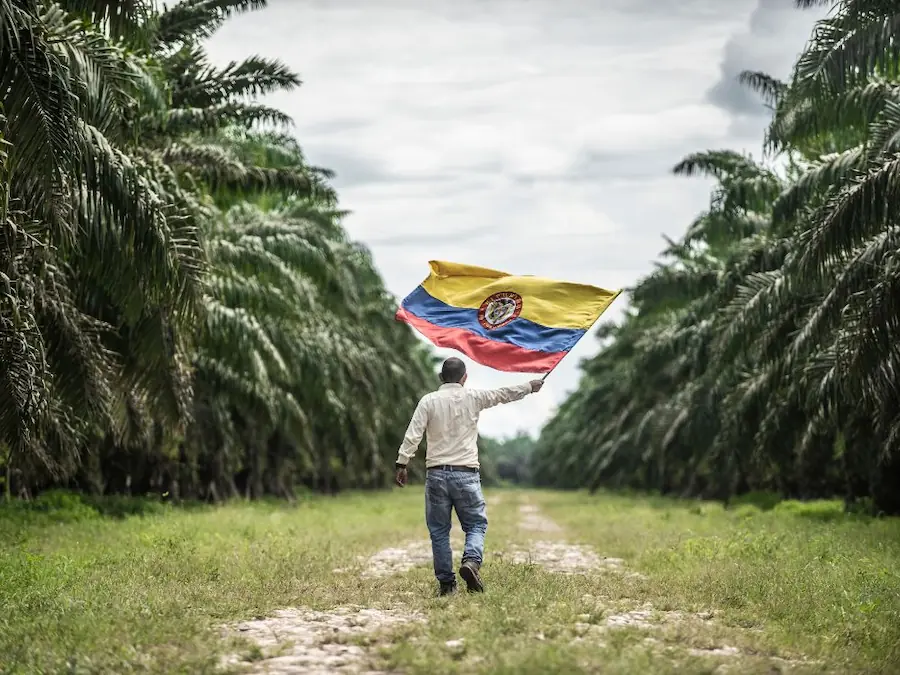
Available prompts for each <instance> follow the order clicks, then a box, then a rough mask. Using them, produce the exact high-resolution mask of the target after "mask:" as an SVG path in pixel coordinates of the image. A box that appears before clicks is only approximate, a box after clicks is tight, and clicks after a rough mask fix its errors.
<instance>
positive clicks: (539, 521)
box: [222, 498, 809, 675]
mask: <svg viewBox="0 0 900 675" xmlns="http://www.w3.org/2000/svg"><path fill="white" fill-rule="evenodd" d="M489 505H490V507H491V508H496V507H497V506H498V505H499V506H501V507H502V508H503V509H508V510H507V511H506V514H507V515H509V514H510V511H513V509H514V508H515V500H514V499H503V498H495V499H493V500H491V502H489ZM513 512H514V513H517V516H518V520H517V524H516V527H515V530H514V531H515V533H516V534H515V537H514V539H513V541H512V542H511V543H510V544H509V545H508V546H506V547H505V548H504V549H502V550H497V551H491V547H490V541H489V543H488V552H487V556H486V557H487V562H488V563H490V564H494V563H499V564H513V565H533V566H538V567H540V568H542V569H543V570H545V571H547V572H550V573H553V574H561V575H583V576H586V577H588V578H590V577H591V575H596V574H615V575H620V576H621V577H622V578H623V579H630V580H633V582H634V583H636V584H638V585H639V584H640V582H641V580H643V579H646V577H644V576H643V575H641V574H640V573H638V572H635V571H633V570H630V569H629V568H628V564H627V563H626V561H625V560H623V559H621V558H613V557H606V556H603V555H601V554H600V553H598V552H597V551H596V550H594V549H593V548H592V547H590V546H585V545H583V544H578V543H572V542H569V541H567V540H566V533H565V531H564V529H563V528H561V527H560V526H559V525H558V524H557V523H556V522H554V521H553V520H552V519H551V518H549V517H548V516H547V515H545V514H544V513H542V511H541V509H540V508H539V507H538V506H537V505H536V504H534V503H531V502H528V501H526V502H525V503H521V504H519V505H518V511H517V512H516V511H513ZM463 543H464V538H463V534H462V532H461V530H460V527H459V524H458V523H457V522H454V526H453V529H452V530H451V545H452V547H453V551H454V557H455V558H456V560H457V561H458V559H459V556H460V553H461V551H462V547H463ZM430 565H431V545H430V542H429V540H428V538H427V535H426V536H423V537H421V538H419V539H415V540H411V541H407V542H403V543H400V544H398V545H396V546H391V547H388V548H385V549H382V550H381V551H378V552H376V553H374V554H372V555H370V556H361V557H359V558H357V559H356V561H355V563H354V564H351V565H350V566H348V567H344V568H339V569H335V570H334V572H335V574H336V575H337V582H338V583H340V581H339V579H340V576H341V575H351V576H353V577H355V578H356V579H357V580H358V579H362V580H377V579H383V578H388V577H395V576H401V575H404V574H407V573H409V572H410V571H411V570H414V569H415V568H421V567H429V566H430ZM356 583H358V581H357V582H356ZM636 588H639V586H637V587H636ZM638 593H639V591H638ZM581 606H582V607H585V608H587V611H586V612H585V613H583V614H581V615H579V616H577V619H576V621H575V622H574V624H573V625H572V626H570V627H569V630H571V632H572V634H573V635H574V637H573V638H572V643H573V644H579V643H586V644H589V645H590V646H591V648H592V649H603V648H605V647H607V645H608V643H609V640H610V638H611V636H612V634H613V632H615V631H621V630H626V629H627V630H631V631H636V632H638V633H639V634H640V635H642V637H640V638H639V639H640V640H641V644H643V645H644V647H645V648H646V649H651V650H654V651H655V652H657V653H661V654H666V655H670V656H671V657H672V658H673V659H677V658H683V657H684V656H685V655H690V656H692V657H704V659H709V660H711V661H713V662H716V663H717V664H718V666H717V668H716V670H715V671H711V672H716V673H725V672H728V671H733V672H740V671H741V669H742V668H743V667H745V666H747V665H752V664H754V663H756V665H760V663H759V662H760V659H762V660H763V661H764V662H765V663H764V664H763V665H766V666H767V667H768V666H771V670H770V671H769V672H772V673H776V672H777V673H781V672H789V671H790V670H791V668H792V667H793V666H797V665H809V664H808V663H806V662H803V661H800V660H789V659H782V658H778V657H775V656H768V657H764V656H760V655H758V654H754V653H751V652H747V651H744V650H742V649H741V648H740V647H738V646H736V645H734V644H729V643H727V642H724V641H722V640H721V638H718V640H717V639H714V636H716V635H718V634H719V633H720V632H721V631H720V626H719V624H718V623H717V613H716V612H715V611H714V610H712V609H710V610H708V611H705V612H686V611H680V610H672V609H668V610H666V611H661V610H660V609H658V608H656V607H654V606H653V605H651V604H650V603H647V602H643V601H641V600H631V599H626V600H617V601H613V600H610V598H608V597H606V596H602V595H598V596H594V595H591V594H586V595H584V596H583V597H582V603H581ZM425 621H427V619H426V616H425V615H424V614H422V613H421V612H417V611H413V610H411V609H410V608H409V607H407V606H403V605H395V606H392V607H389V608H387V609H373V608H366V607H359V606H345V607H337V608H335V609H333V610H331V611H326V612H316V611H312V610H309V609H305V608H298V609H287V610H282V611H280V612H276V613H275V614H274V615H273V616H271V617H267V618H262V619H258V620H255V621H248V622H244V623H241V624H238V625H237V626H230V627H226V629H225V633H226V635H228V636H232V637H234V636H237V637H240V638H243V640H244V641H245V642H246V643H249V645H250V647H249V650H250V651H249V654H248V653H247V652H246V650H245V653H244V654H243V655H242V656H240V657H239V656H237V655H232V656H229V657H228V658H226V659H225V660H223V662H222V665H223V666H239V667H242V668H243V669H244V672H248V673H253V674H263V673H269V674H271V675H287V674H288V673H305V674H310V675H319V674H324V673H356V674H359V673H368V674H374V673H379V672H382V671H379V670H378V669H377V662H378V659H377V653H376V650H377V647H378V646H379V645H385V644H391V641H392V639H394V640H396V639H397V638H396V636H394V637H393V638H392V632H395V631H396V630H397V629H398V628H399V627H401V626H403V625H404V624H409V623H411V622H425ZM557 628H558V627H553V626H547V629H548V630H555V629H557ZM729 630H730V629H729ZM726 633H727V631H726ZM684 635H694V636H696V635H708V638H707V639H705V641H700V642H699V643H698V641H697V640H696V639H694V640H692V641H690V642H688V643H685V642H684ZM455 642H459V644H453V645H451V643H455ZM700 644H702V645H703V646H699V645H700ZM445 646H446V648H447V649H458V650H464V645H463V644H462V641H461V640H457V641H454V640H451V641H449V642H447V643H446V645H445ZM742 664H743V665H742Z"/></svg>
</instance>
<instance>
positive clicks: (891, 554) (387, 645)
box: [0, 486, 900, 675]
mask: <svg viewBox="0 0 900 675" xmlns="http://www.w3.org/2000/svg"><path fill="white" fill-rule="evenodd" d="M488 493H489V494H492V493H491V491H488ZM493 494H500V495H502V502H501V503H500V504H499V505H497V506H491V507H489V515H490V522H491V524H490V529H489V532H488V559H487V562H486V564H485V567H484V568H483V574H484V577H485V581H486V583H487V585H488V592H487V593H486V594H485V595H483V596H467V595H465V594H463V595H460V596H457V597H454V598H436V597H434V590H435V589H434V580H433V578H432V576H431V571H430V569H428V568H427V567H420V568H416V569H414V570H412V571H411V572H408V573H406V574H401V575H398V576H395V577H391V578H384V579H361V578H359V577H358V575H356V574H353V573H344V574H335V573H334V572H333V571H332V570H333V569H334V568H340V567H347V566H353V565H354V564H355V560H356V556H358V555H369V554H372V553H374V552H376V551H378V550H380V549H383V548H386V547H389V546H395V545H398V544H402V543H405V542H407V541H410V540H413V539H423V538H424V537H425V536H426V533H425V529H424V523H423V519H424V518H423V512H422V511H423V509H422V491H421V487H420V486H412V487H410V488H408V489H407V490H404V491H399V490H397V491H394V492H392V493H381V494H351V495H344V496H341V497H337V498H327V497H321V498H310V499H307V500H305V501H301V502H300V503H298V504H297V505H296V506H287V505H283V504H271V503H269V504H232V505H229V506H224V507H220V508H212V507H195V508H191V509H183V510H179V509H173V508H169V507H166V506H164V505H161V504H152V503H147V502H129V501H128V500H119V501H118V502H116V503H113V502H104V503H103V504H101V503H93V504H91V503H84V502H82V501H80V500H77V499H75V500H73V499H72V498H68V497H59V496H55V497H51V498H49V499H46V500H43V502H41V504H43V507H42V506H41V505H40V504H39V505H38V508H34V506H32V507H28V508H26V507H22V506H15V505H13V506H6V507H0V540H2V541H3V542H4V544H3V547H2V548H0V672H3V673H48V672H69V673H109V672H116V673H133V672H141V673H179V672H183V673H204V672H212V671H213V670H214V669H215V664H216V662H217V660H218V658H219V657H220V656H221V655H222V654H223V653H225V652H226V651H234V650H236V649H238V650H242V651H243V653H244V654H245V656H246V657H247V658H248V659H253V658H259V657H260V656H261V654H260V653H259V652H258V650H257V653H256V654H255V655H254V654H253V650H252V648H250V647H249V646H247V645H240V644H239V643H237V642H232V641H229V640H224V639H223V638H222V637H221V635H220V632H219V626H220V625H221V624H223V623H226V622H229V621H234V620H239V619H247V618H253V617H256V616H265V615H266V614H267V613H269V612H271V611H272V610H275V609H278V608H283V607H298V606H304V607H310V608H313V609H320V610H327V609H331V608H334V607H336V606H341V605H348V604H358V605H364V606H371V607H390V606H396V605H398V604H402V605H404V606H405V607H407V608H408V609H409V610H411V611H419V612H422V613H424V614H425V615H426V616H427V622H425V623H422V622H419V623H413V624H409V625H406V626H403V627H401V628H397V629H394V630H393V631H392V632H391V633H390V634H388V635H386V636H384V638H383V639H381V640H379V641H378V645H377V646H376V648H375V651H374V653H375V654H376V655H377V656H378V658H380V659H381V660H382V665H383V666H385V667H388V668H390V667H394V668H398V669H402V670H403V671H404V672H407V673H411V674H416V673H427V674H428V675H434V674H436V673H457V672H458V673H477V672H484V673H526V674H527V673H548V672H560V673H578V672H596V670H597V669H598V668H601V667H602V669H603V672H604V673H675V672H680V673H711V672H713V671H714V669H715V667H716V665H717V664H718V663H723V662H725V663H734V662H735V659H733V658H732V659H724V658H723V659H719V660H716V659H712V658H708V657H699V656H691V655H690V654H689V653H688V651H687V648H689V647H696V648H706V647H715V646H722V645H732V646H735V647H739V648H741V649H742V650H743V651H745V652H746V653H751V654H757V655H758V657H742V659H741V661H740V668H739V671H740V672H742V673H755V672H759V673H770V672H773V671H772V662H771V661H770V660H769V657H772V656H780V657H784V658H793V659H797V658H801V657H805V658H807V659H813V660H820V661H823V662H824V664H825V665H824V666H823V665H816V664H810V665H805V666H804V665H795V666H793V667H792V668H788V667H787V666H786V665H784V664H782V665H781V666H779V667H781V668H783V669H784V671H785V672H788V671H790V672H808V673H813V672H815V673H819V672H840V673H885V674H887V673H895V672H900V521H898V520H896V519H885V520H874V519H867V518H862V517H858V516H847V515H844V514H842V513H841V512H840V507H839V505H836V504H833V503H830V502H824V503H813V504H799V503H780V504H776V505H774V506H773V505H771V504H767V505H766V506H765V510H761V509H759V508H757V507H756V506H753V505H750V504H743V505H740V506H738V507H736V508H735V509H733V510H731V511H725V510H724V509H722V508H721V507H720V506H717V505H714V504H709V503H701V502H676V501H670V500H664V499H654V498H641V497H624V496H615V495H599V496H593V497H592V496H588V495H586V494H583V493H554V492H540V491H529V492H526V491H495V492H493ZM526 500H528V501H530V502H532V503H536V504H539V505H540V506H541V508H542V512H543V515H545V516H549V517H550V518H552V519H553V520H555V521H556V522H557V523H558V524H559V525H561V526H562V527H563V530H564V531H563V532H562V533H561V534H558V535H545V534H537V535H531V534H528V533H526V532H522V531H520V530H519V529H518V528H517V526H516V523H517V522H518V519H519V515H518V512H517V505H518V504H519V503H521V502H523V501H526ZM104 504H105V505H104ZM98 508H99V509H101V510H102V511H103V513H100V511H99V510H98ZM528 536H537V537H539V538H554V537H555V538H563V539H565V540H566V541H569V542H572V543H584V544H589V545H591V546H593V547H594V548H595V549H596V550H597V551H598V552H599V553H601V554H604V555H607V556H614V557H621V558H624V559H625V560H626V561H627V566H628V568H629V569H631V570H635V571H638V572H641V573H642V574H644V575H645V578H633V577H626V576H624V575H620V574H612V573H597V574H591V575H588V576H565V575H558V574H553V573H549V572H546V571H544V570H542V569H541V568H539V567H535V566H525V565H512V564H509V563H507V562H499V561H498V560H497V559H492V556H491V555H490V553H491V551H492V550H493V551H496V550H498V549H500V548H503V547H505V546H507V545H509V544H512V543H524V541H525V538H526V537H528ZM458 553H459V552H458V551H456V554H457V555H458ZM644 603H651V604H652V606H653V608H654V609H656V610H660V611H666V610H682V611H686V612H692V611H707V610H712V611H715V612H716V620H715V621H714V622H713V623H710V624H696V623H691V622H685V623H675V624H672V625H666V626H663V627H661V628H660V629H659V630H658V631H656V632H654V633H652V635H654V636H655V637H656V638H657V639H658V640H659V642H656V643H653V644H648V643H647V642H645V640H644V638H645V637H647V635H648V633H646V632H642V631H640V630H636V629H625V630H622V631H615V632H610V633H608V634H606V635H604V636H603V637H602V640H603V643H604V645H602V646H601V645H599V644H598V640H597V639H596V638H593V637H591V636H592V633H588V634H587V635H586V636H585V639H584V640H581V641H575V642H573V640H575V638H576V637H577V636H578V635H579V634H580V632H583V630H581V629H578V628H577V627H576V624H577V623H581V624H588V625H589V624H597V623H601V622H602V621H603V620H604V617H605V616H607V615H608V614H610V613H614V612H617V611H625V610H629V609H635V608H639V607H640V606H641V605H643V604H644ZM582 628H583V627H582ZM461 638H462V639H463V640H464V643H463V647H461V648H455V649H450V648H448V647H447V646H446V644H445V643H446V642H447V641H448V640H458V639H461ZM666 646H669V647H670V649H666Z"/></svg>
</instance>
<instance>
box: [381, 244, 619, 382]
mask: <svg viewBox="0 0 900 675" xmlns="http://www.w3.org/2000/svg"><path fill="white" fill-rule="evenodd" d="M429 265H430V266H431V274H430V275H429V276H428V278H427V279H425V281H423V282H422V283H421V284H419V286H418V287H417V288H416V289H415V290H414V291H413V292H412V293H410V294H409V295H408V296H406V299H404V300H403V303H402V304H401V305H400V309H398V310H397V314H396V318H397V320H398V321H403V322H405V323H408V324H409V325H410V326H412V327H413V328H415V329H416V330H418V331H419V332H420V333H421V334H422V335H424V336H425V337H426V338H428V339H429V340H430V341H431V342H432V343H433V344H435V345H436V346H438V347H448V348H450V349H456V350H458V351H461V352H462V353H463V354H465V355H466V356H468V357H469V358H471V359H472V360H474V361H477V362H478V363H480V364H482V365H485V366H488V367H489V368H494V369H496V370H504V371H509V372H520V373H544V372H550V371H551V370H553V368H555V367H556V365H557V364H558V363H559V362H560V361H561V360H562V359H563V357H564V356H565V355H566V354H568V353H569V351H570V350H571V349H572V347H574V346H575V343H576V342H578V341H579V340H580V339H581V338H582V337H583V336H584V334H585V333H586V332H587V331H588V330H590V328H591V326H592V325H593V324H594V322H595V321H597V319H598V318H599V317H600V315H601V314H603V312H604V311H606V308H607V307H609V306H610V304H612V301H613V300H615V299H616V297H617V296H618V295H619V293H621V291H607V290H604V289H602V288H597V287H595V286H586V285H584V284H572V283H567V282H564V281H553V280H550V279H541V278H539V277H531V276H514V275H511V274H506V273H505V272H498V271H496V270H489V269H485V268H483V267H474V266H472V265H461V264H458V263H452V262H442V261H439V260H432V261H431V262H430V263H429Z"/></svg>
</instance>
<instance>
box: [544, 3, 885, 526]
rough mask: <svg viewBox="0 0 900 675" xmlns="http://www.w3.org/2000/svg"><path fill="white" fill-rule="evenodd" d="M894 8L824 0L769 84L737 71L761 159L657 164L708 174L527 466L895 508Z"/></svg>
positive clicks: (586, 479) (726, 492) (599, 479)
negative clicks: (697, 210) (747, 94)
mask: <svg viewBox="0 0 900 675" xmlns="http://www.w3.org/2000/svg"><path fill="white" fill-rule="evenodd" d="M798 4H800V5H809V4H813V3H809V2H800V3H798ZM819 4H821V3H819ZM898 20H900V5H898V4H897V3H896V2H883V1H881V0H844V1H843V2H840V3H838V4H837V5H836V6H835V7H834V8H833V11H832V12H831V13H830V14H829V16H828V18H826V19H824V20H822V21H820V22H818V23H817V25H816V27H815V29H814V31H813V34H812V36H811V38H810V40H809V42H808V43H807V45H806V48H805V49H804V51H803V52H802V54H801V55H800V57H799V59H798V61H797V63H796V66H795V68H794V71H793V74H792V77H791V78H790V80H789V81H788V82H779V81H776V80H774V79H773V78H771V77H768V76H767V75H765V74H763V73H751V72H748V73H744V74H743V76H742V80H743V81H744V82H745V84H746V85H747V86H750V87H753V88H754V89H756V90H757V91H758V92H759V93H760V94H761V96H762V97H763V99H764V101H763V102H764V103H765V104H767V105H769V106H770V107H771V108H772V110H773V117H772V122H771V125H770V127H769V129H768V131H767V134H766V138H765V139H764V145H765V148H766V150H767V153H766V156H767V161H766V162H764V163H758V162H755V161H753V160H752V159H751V158H749V157H745V156H742V155H739V154H737V153H733V152H730V151H716V152H703V153H698V154H696V155H693V156H690V157H687V158H685V159H684V160H683V161H682V162H680V163H679V164H678V165H677V166H676V167H675V172H676V173H678V174H682V175H686V176H690V175H694V174H702V175H706V176H711V177H713V178H714V179H715V181H716V187H715V189H714V190H713V193H712V195H711V200H710V206H709V208H708V210H706V211H705V212H704V213H702V214H701V215H700V216H699V217H698V218H697V219H696V221H695V222H694V223H692V224H691V225H690V226H689V227H688V229H687V232H686V233H685V235H684V236H683V237H682V238H681V239H680V240H678V241H668V242H667V243H668V246H667V248H666V250H665V251H664V255H663V261H662V262H661V263H659V264H658V265H657V268H656V269H655V270H654V271H653V272H652V273H651V274H649V275H647V276H646V277H645V278H643V279H642V280H640V281H639V282H638V283H637V284H636V286H635V287H634V288H633V289H631V308H630V311H629V313H628V315H627V316H626V317H625V318H624V320H623V321H622V322H620V323H619V324H617V325H611V326H604V327H603V329H602V335H601V339H602V340H603V346H602V349H601V352H600V353H599V354H598V355H597V356H596V357H595V358H593V359H592V360H591V361H589V362H588V363H587V364H586V365H585V367H584V372H583V376H582V380H581V383H580V386H579V388H578V390H577V391H576V392H575V393H574V394H573V395H572V397H571V398H569V399H568V400H567V401H566V402H565V403H564V405H563V406H561V408H560V410H559V412H558V414H557V415H556V416H555V418H554V419H553V420H551V422H550V423H549V424H548V425H547V427H546V428H545V429H544V430H543V432H542V435H541V440H540V443H539V449H538V451H537V453H536V456H535V457H534V459H533V464H534V465H535V475H536V476H539V477H540V476H543V477H545V479H546V480H548V481H549V482H551V483H554V484H556V485H560V486H567V487H582V486H587V487H590V488H597V487H599V486H602V485H611V486H630V487H637V488H642V489H653V490H659V491H662V492H665V493H675V494H684V495H692V496H704V497H711V498H718V499H724V500H728V499H730V498H731V497H733V496H734V495H737V494H740V493H743V492H747V491H753V490H767V491H775V492H778V493H780V494H782V495H786V496H794V497H801V498H809V497H820V496H833V495H843V496H845V497H846V499H847V501H848V503H862V504H863V505H865V506H867V507H870V508H874V509H875V510H878V511H881V512H888V513H898V512H900V378H898V373H900V347H898V344H900V228H898V225H897V223H898V217H897V216H898V215H900V214H898V213H897V211H898V210H900V193H898V190H900V140H898V139H900V77H898V76H900V72H898V68H900V60H898V59H900V51H898V47H897V44H898V38H900V35H898V34H897V33H898V26H900V21H898Z"/></svg>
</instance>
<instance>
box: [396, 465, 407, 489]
mask: <svg viewBox="0 0 900 675" xmlns="http://www.w3.org/2000/svg"><path fill="white" fill-rule="evenodd" d="M406 479H407V473H406V467H405V466H398V467H397V477H396V480H397V485H399V486H400V487H406Z"/></svg>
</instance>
